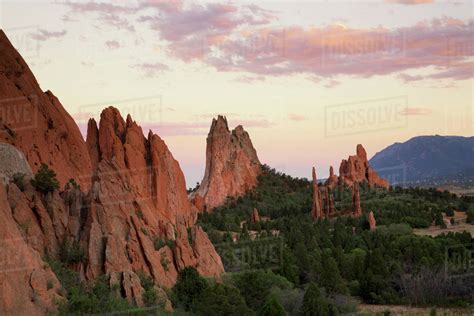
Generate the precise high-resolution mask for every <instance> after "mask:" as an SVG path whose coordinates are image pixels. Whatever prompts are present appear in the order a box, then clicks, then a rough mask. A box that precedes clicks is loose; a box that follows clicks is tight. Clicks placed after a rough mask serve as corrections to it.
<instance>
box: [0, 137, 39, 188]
mask: <svg viewBox="0 0 474 316" xmlns="http://www.w3.org/2000/svg"><path fill="white" fill-rule="evenodd" d="M0 161H1V162H2V163H1V164H0V178H1V179H0V180H2V181H3V183H4V184H8V182H10V181H11V180H13V176H14V175H15V174H16V173H22V174H23V175H24V176H25V181H28V179H31V178H32V177H33V172H32V171H31V168H30V165H29V164H28V161H27V160H26V158H25V155H24V154H23V153H22V152H21V151H19V150H18V149H17V148H16V147H15V146H12V145H10V144H0Z"/></svg>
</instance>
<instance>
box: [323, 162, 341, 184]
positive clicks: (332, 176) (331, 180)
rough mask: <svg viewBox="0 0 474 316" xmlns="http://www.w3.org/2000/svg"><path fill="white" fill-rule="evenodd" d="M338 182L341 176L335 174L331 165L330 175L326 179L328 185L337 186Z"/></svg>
mask: <svg viewBox="0 0 474 316" xmlns="http://www.w3.org/2000/svg"><path fill="white" fill-rule="evenodd" d="M338 182H339V178H338V177H337V176H336V175H335V174H334V168H333V167H332V166H330V167H329V177H328V179H327V180H326V185H327V186H329V187H330V188H335V187H336V186H337V183H338Z"/></svg>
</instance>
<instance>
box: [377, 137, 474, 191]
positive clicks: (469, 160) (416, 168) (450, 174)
mask: <svg viewBox="0 0 474 316" xmlns="http://www.w3.org/2000/svg"><path fill="white" fill-rule="evenodd" d="M369 164H370V165H371V166H372V167H373V168H374V169H375V170H376V171H377V172H378V173H379V174H380V175H381V176H382V177H385V178H387V179H388V180H389V181H390V183H391V184H404V183H405V184H409V185H411V184H416V183H420V182H430V181H433V183H436V182H439V181H442V180H448V179H451V180H455V182H459V181H461V182H462V181H463V180H465V179H472V178H473V177H474V137H462V136H439V135H436V136H418V137H414V138H412V139H410V140H408V141H406V142H404V143H395V144H393V145H391V146H388V147H387V148H385V149H384V150H382V151H381V152H378V153H377V154H376V155H375V156H374V157H373V158H372V159H370V161H369Z"/></svg>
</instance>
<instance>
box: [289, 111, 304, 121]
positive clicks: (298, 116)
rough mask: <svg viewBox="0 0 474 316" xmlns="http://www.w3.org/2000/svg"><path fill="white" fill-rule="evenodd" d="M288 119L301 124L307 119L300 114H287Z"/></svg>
mask: <svg viewBox="0 0 474 316" xmlns="http://www.w3.org/2000/svg"><path fill="white" fill-rule="evenodd" d="M288 119H289V120H290V121H293V122H303V121H307V120H308V117H307V116H305V115H301V114H294V113H289V114H288Z"/></svg>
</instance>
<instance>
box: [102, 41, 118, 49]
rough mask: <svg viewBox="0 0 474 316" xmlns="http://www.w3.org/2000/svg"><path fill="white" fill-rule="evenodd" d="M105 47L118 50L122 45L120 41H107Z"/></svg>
mask: <svg viewBox="0 0 474 316" xmlns="http://www.w3.org/2000/svg"><path fill="white" fill-rule="evenodd" d="M105 46H106V47H107V48H109V49H118V48H120V43H119V42H118V41H115V40H113V41H106V42H105Z"/></svg>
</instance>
